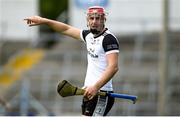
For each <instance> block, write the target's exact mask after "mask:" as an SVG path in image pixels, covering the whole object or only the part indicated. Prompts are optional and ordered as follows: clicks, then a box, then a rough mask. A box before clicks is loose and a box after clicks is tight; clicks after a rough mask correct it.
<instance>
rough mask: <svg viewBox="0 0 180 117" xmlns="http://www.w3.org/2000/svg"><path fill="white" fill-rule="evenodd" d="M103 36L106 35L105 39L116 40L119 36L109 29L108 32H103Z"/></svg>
mask: <svg viewBox="0 0 180 117" xmlns="http://www.w3.org/2000/svg"><path fill="white" fill-rule="evenodd" d="M103 36H104V41H116V42H118V39H117V37H116V36H115V35H114V34H113V33H112V32H110V31H109V30H106V32H105V33H104V34H103ZM118 43H119V42H118Z"/></svg>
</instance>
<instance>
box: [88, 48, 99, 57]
mask: <svg viewBox="0 0 180 117" xmlns="http://www.w3.org/2000/svg"><path fill="white" fill-rule="evenodd" d="M88 55H89V56H91V57H92V58H98V55H97V54H96V53H95V48H89V49H88Z"/></svg>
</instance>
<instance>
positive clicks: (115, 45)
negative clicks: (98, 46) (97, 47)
mask: <svg viewBox="0 0 180 117" xmlns="http://www.w3.org/2000/svg"><path fill="white" fill-rule="evenodd" d="M102 46H103V48H104V51H105V52H106V54H108V53H113V52H119V42H118V40H117V38H116V37H114V36H113V35H112V34H108V35H106V36H105V37H104V40H103V43H102Z"/></svg>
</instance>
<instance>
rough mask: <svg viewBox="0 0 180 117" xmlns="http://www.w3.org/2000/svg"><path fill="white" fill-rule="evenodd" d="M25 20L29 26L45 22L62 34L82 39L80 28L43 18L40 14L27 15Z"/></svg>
mask: <svg viewBox="0 0 180 117" xmlns="http://www.w3.org/2000/svg"><path fill="white" fill-rule="evenodd" d="M24 20H25V21H26V23H27V24H28V25H29V26H37V25H41V24H45V25H48V26H50V27H51V28H52V29H54V30H55V31H57V32H59V33H61V34H64V35H67V36H70V37H72V38H75V39H80V29H78V28H75V27H72V26H70V25H68V24H65V23H62V22H59V21H55V20H51V19H47V18H43V17H40V16H32V17H27V18H25V19H24Z"/></svg>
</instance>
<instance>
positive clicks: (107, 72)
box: [95, 65, 118, 89]
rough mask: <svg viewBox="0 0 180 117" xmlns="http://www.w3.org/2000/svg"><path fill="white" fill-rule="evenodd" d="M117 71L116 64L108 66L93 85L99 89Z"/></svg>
mask: <svg viewBox="0 0 180 117" xmlns="http://www.w3.org/2000/svg"><path fill="white" fill-rule="evenodd" d="M117 71H118V66H117V65H112V66H108V67H107V68H106V70H105V71H104V73H103V74H102V76H101V78H100V79H99V80H98V81H97V82H96V84H95V87H96V88H97V89H100V88H101V87H103V86H104V85H105V84H106V83H107V82H108V81H109V80H111V79H112V77H113V76H114V75H115V74H116V72H117Z"/></svg>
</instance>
